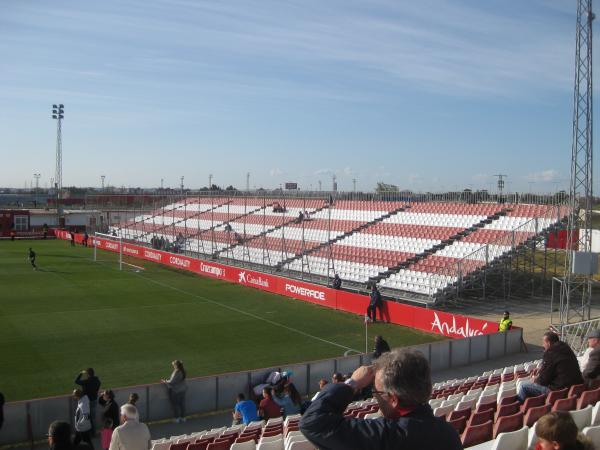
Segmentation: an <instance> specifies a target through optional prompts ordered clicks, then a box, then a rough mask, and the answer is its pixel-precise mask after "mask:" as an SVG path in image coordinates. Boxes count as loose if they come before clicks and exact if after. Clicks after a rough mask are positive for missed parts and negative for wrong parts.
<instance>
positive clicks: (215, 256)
mask: <svg viewBox="0 0 600 450" xmlns="http://www.w3.org/2000/svg"><path fill="white" fill-rule="evenodd" d="M271 205H272V204H271ZM329 206H330V205H329V204H326V205H323V206H321V207H320V208H317V209H315V210H314V211H312V212H310V213H309V217H310V215H312V214H316V213H318V212H321V211H323V210H325V209H328V208H329ZM308 220H310V219H308ZM296 222H298V218H297V217H294V218H293V219H290V220H288V221H287V222H283V223H282V224H280V225H276V226H274V227H272V228H269V229H268V230H265V231H263V232H261V233H259V234H257V235H254V236H250V237H246V238H245V239H243V240H242V242H235V243H233V244H231V245H229V246H227V247H225V248H224V249H222V250H219V251H217V252H215V253H214V254H213V255H212V256H213V259H216V258H218V257H219V256H223V255H227V254H228V252H230V251H231V250H233V249H234V248H235V247H237V246H238V245H246V244H248V243H249V242H252V241H255V240H257V239H259V238H264V237H266V236H267V235H268V234H269V233H272V232H273V231H275V230H279V229H281V228H284V227H287V226H288V225H292V224H293V223H296Z"/></svg>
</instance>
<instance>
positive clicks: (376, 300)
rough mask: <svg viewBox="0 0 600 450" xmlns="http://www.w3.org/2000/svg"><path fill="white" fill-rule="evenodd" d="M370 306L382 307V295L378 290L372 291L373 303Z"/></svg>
mask: <svg viewBox="0 0 600 450" xmlns="http://www.w3.org/2000/svg"><path fill="white" fill-rule="evenodd" d="M369 305H370V306H381V305H382V301H381V293H380V292H379V290H378V289H375V288H374V289H373V290H372V291H371V302H370V303H369Z"/></svg>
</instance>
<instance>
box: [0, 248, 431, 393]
mask: <svg viewBox="0 0 600 450" xmlns="http://www.w3.org/2000/svg"><path fill="white" fill-rule="evenodd" d="M29 247H32V248H33V250H34V251H35V252H36V254H37V260H36V262H37V265H38V270H37V271H34V270H33V268H32V267H31V265H30V263H29V261H28V258H27V255H28V249H29ZM92 257H93V249H90V248H84V247H81V246H77V247H71V245H70V243H69V242H66V241H58V240H57V241H15V242H11V241H0V392H3V393H4V395H5V397H6V400H7V401H14V400H23V399H30V398H37V397H45V396H51V395H63V394H68V393H70V391H71V389H73V387H74V384H73V380H74V379H75V377H76V375H77V374H78V373H79V372H80V371H81V370H82V369H84V368H86V367H93V368H94V369H95V370H96V374H97V375H98V376H99V377H100V379H101V380H102V386H103V388H114V387H119V386H129V385H136V384H143V383H154V382H158V381H159V380H160V378H165V377H168V376H169V374H170V372H171V366H170V362H171V361H172V360H173V359H181V360H182V361H183V362H184V365H185V367H186V369H187V371H188V376H189V377H194V376H202V375H209V374H216V373H223V372H230V371H238V370H247V369H256V368H262V367H278V366H281V365H285V364H289V363H296V362H302V361H309V360H316V359H322V358H328V357H337V356H341V355H343V354H344V352H345V351H346V350H348V349H354V350H360V351H364V347H365V335H364V333H365V327H364V324H363V320H362V317H359V316H356V315H352V314H348V313H343V312H339V311H334V310H331V309H327V308H323V307H320V306H317V305H313V304H310V303H306V302H302V301H300V300H294V299H288V298H285V297H282V296H279V295H274V294H270V293H266V292H262V291H259V290H256V289H252V288H247V287H244V286H239V285H235V284H230V283H225V282H222V281H216V280H212V279H208V278H202V277H200V276H198V275H195V274H192V273H186V272H182V271H178V270H175V269H171V268H167V267H165V266H161V265H158V264H154V263H150V262H146V261H141V260H135V261H132V262H133V263H135V264H137V265H139V266H141V267H143V268H144V270H140V271H137V272H136V271H131V270H123V271H119V270H118V263H117V261H116V255H115V254H112V253H106V252H102V261H101V262H94V261H93V259H92ZM375 334H381V335H383V336H384V337H385V339H386V340H387V341H388V342H389V343H390V346H392V347H400V346H406V345H413V344H419V343H423V342H430V341H435V340H438V339H442V338H441V337H440V336H435V335H430V334H426V333H422V332H420V331H416V330H412V329H408V328H405V327H400V326H397V325H390V324H382V323H377V324H374V325H371V326H369V347H370V348H372V337H373V336H374V335H375Z"/></svg>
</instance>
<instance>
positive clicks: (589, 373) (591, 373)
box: [582, 346, 600, 385]
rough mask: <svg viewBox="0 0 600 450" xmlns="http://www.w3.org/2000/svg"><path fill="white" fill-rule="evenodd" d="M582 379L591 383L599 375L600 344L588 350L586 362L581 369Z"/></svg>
mask: <svg viewBox="0 0 600 450" xmlns="http://www.w3.org/2000/svg"><path fill="white" fill-rule="evenodd" d="M582 375H583V381H584V382H585V383H586V384H588V385H591V384H592V381H594V380H595V379H596V378H598V377H599V376H600V346H598V347H596V348H595V349H594V350H592V351H591V352H590V357H589V359H588V363H587V365H586V366H585V369H583V373H582Z"/></svg>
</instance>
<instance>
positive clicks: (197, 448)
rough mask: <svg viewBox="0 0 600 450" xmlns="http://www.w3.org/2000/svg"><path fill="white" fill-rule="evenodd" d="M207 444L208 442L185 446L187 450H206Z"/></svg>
mask: <svg viewBox="0 0 600 450" xmlns="http://www.w3.org/2000/svg"><path fill="white" fill-rule="evenodd" d="M208 444H210V442H206V441H205V442H202V443H199V442H196V443H195V444H188V446H187V450H206V447H208Z"/></svg>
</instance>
